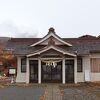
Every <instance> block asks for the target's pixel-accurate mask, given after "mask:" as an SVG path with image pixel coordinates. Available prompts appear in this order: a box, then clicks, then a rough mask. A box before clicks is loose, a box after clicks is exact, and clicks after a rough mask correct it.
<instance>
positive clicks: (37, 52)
mask: <svg viewBox="0 0 100 100" xmlns="http://www.w3.org/2000/svg"><path fill="white" fill-rule="evenodd" d="M50 49H53V50H56V51H58V52H60V53H62V54H66V55H69V56H74V57H75V56H76V55H75V54H73V53H69V52H67V51H66V50H64V49H62V48H60V47H57V46H55V45H51V46H46V47H44V48H42V49H39V50H36V51H35V52H33V53H31V54H28V55H27V57H30V56H34V55H39V54H41V53H43V52H46V51H48V50H50Z"/></svg>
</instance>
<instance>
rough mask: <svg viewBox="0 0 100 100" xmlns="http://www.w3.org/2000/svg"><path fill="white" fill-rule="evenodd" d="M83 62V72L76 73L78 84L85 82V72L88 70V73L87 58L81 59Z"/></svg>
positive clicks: (88, 60) (88, 64)
mask: <svg viewBox="0 0 100 100" xmlns="http://www.w3.org/2000/svg"><path fill="white" fill-rule="evenodd" d="M82 61H83V63H82V64H83V65H82V66H83V71H82V72H77V81H78V82H85V70H88V71H89V72H90V58H89V56H84V57H82Z"/></svg>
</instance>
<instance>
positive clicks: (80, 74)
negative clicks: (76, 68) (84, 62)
mask: <svg viewBox="0 0 100 100" xmlns="http://www.w3.org/2000/svg"><path fill="white" fill-rule="evenodd" d="M77 82H84V72H78V73H77Z"/></svg>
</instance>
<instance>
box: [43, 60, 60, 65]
mask: <svg viewBox="0 0 100 100" xmlns="http://www.w3.org/2000/svg"><path fill="white" fill-rule="evenodd" d="M60 61H61V60H42V62H44V63H46V66H54V67H56V66H57V63H58V62H60Z"/></svg>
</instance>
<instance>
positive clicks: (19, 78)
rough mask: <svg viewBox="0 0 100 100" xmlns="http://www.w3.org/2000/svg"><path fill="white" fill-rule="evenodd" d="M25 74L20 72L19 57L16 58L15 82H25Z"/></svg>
mask: <svg viewBox="0 0 100 100" xmlns="http://www.w3.org/2000/svg"><path fill="white" fill-rule="evenodd" d="M25 81H26V73H22V72H21V57H17V77H16V82H25Z"/></svg>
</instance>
